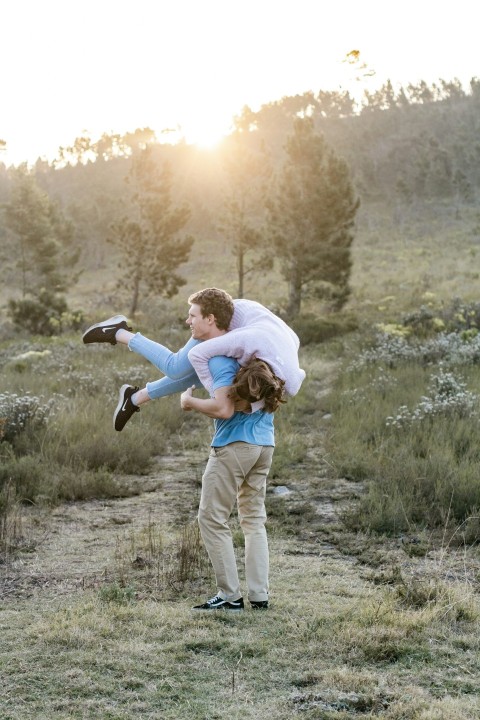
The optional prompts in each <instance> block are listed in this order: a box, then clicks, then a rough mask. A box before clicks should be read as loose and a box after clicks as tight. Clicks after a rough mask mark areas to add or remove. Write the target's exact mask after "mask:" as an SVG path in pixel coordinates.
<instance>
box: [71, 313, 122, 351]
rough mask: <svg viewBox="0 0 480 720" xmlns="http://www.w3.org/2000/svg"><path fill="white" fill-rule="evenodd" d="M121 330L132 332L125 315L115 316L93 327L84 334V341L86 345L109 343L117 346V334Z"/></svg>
mask: <svg viewBox="0 0 480 720" xmlns="http://www.w3.org/2000/svg"><path fill="white" fill-rule="evenodd" d="M121 329H123V330H130V331H131V329H132V328H131V327H128V325H127V318H126V317H125V315H114V316H113V317H111V318H108V320H104V321H103V322H99V323H96V324H95V325H91V326H90V327H89V328H88V330H85V332H84V333H83V335H82V339H83V342H84V343H85V344H87V343H102V342H103V343H104V342H108V343H110V344H111V345H116V344H117V341H116V340H115V333H116V332H117V330H121Z"/></svg>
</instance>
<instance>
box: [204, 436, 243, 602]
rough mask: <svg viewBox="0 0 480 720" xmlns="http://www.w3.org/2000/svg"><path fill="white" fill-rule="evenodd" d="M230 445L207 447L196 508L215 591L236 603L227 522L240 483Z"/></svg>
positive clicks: (237, 586)
mask: <svg viewBox="0 0 480 720" xmlns="http://www.w3.org/2000/svg"><path fill="white" fill-rule="evenodd" d="M231 448H232V446H231V445H226V446H225V447H220V448H211V450H210V457H209V459H208V463H207V467H206V468H205V472H204V474H203V478H202V494H201V497H200V506H199V509H198V524H199V527H200V534H201V536H202V540H203V542H204V544H205V548H206V550H207V553H208V556H209V558H210V561H211V563H212V565H213V570H214V572H215V578H216V582H217V591H218V594H219V595H221V597H223V598H224V599H225V600H238V599H239V598H240V597H241V596H242V593H241V591H240V582H239V579H238V572H237V564H236V560H235V553H234V550H233V540H232V533H231V531H230V528H229V526H228V520H229V518H230V515H231V514H232V510H233V508H234V506H235V501H236V498H237V488H238V484H239V482H240V481H241V480H240V478H239V477H237V476H236V471H237V474H238V468H236V467H235V464H234V465H233V467H232V466H231V464H230V462H229V461H230V457H231V454H232V451H231Z"/></svg>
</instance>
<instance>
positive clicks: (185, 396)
mask: <svg viewBox="0 0 480 720" xmlns="http://www.w3.org/2000/svg"><path fill="white" fill-rule="evenodd" d="M194 390H195V385H192V386H191V387H189V388H187V389H186V390H185V391H184V392H183V393H182V394H181V395H180V405H181V408H182V410H187V411H189V410H193V408H192V405H191V399H192V398H193V391H194Z"/></svg>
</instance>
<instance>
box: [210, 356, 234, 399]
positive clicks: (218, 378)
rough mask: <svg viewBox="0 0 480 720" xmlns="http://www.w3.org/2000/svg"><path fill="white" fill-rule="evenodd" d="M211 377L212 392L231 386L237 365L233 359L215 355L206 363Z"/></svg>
mask: <svg viewBox="0 0 480 720" xmlns="http://www.w3.org/2000/svg"><path fill="white" fill-rule="evenodd" d="M208 367H209V369H210V372H211V374H212V377H213V390H214V391H215V390H218V388H221V387H228V386H229V385H232V383H233V381H234V379H235V375H236V374H237V370H238V367H239V365H238V363H237V362H236V360H234V359H233V358H228V357H225V356H224V355H217V356H215V357H213V358H211V359H210V360H209V361H208Z"/></svg>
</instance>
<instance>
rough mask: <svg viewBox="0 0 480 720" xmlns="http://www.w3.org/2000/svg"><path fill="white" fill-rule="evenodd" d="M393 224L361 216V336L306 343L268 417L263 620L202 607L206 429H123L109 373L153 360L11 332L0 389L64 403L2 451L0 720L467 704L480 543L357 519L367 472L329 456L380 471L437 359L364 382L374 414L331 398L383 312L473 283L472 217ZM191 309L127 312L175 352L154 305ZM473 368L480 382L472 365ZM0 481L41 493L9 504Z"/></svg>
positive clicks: (408, 715) (396, 316)
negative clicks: (403, 411) (267, 594)
mask: <svg viewBox="0 0 480 720" xmlns="http://www.w3.org/2000/svg"><path fill="white" fill-rule="evenodd" d="M393 220H394V218H386V217H381V216H379V215H378V214H377V215H375V216H373V215H371V216H369V217H367V216H366V215H364V216H363V218H362V219H361V223H360V227H359V235H358V242H357V243H356V245H355V248H354V255H355V266H354V275H353V282H352V286H353V296H352V308H351V309H352V311H354V312H356V313H357V315H358V318H359V322H360V330H359V332H357V333H356V334H353V335H351V336H345V337H344V338H339V339H334V340H332V341H330V342H329V343H325V344H323V345H310V346H307V347H305V348H303V349H302V355H301V360H302V366H303V367H305V369H306V371H307V380H306V381H305V385H304V388H303V389H302V391H301V393H300V394H299V395H298V396H297V397H296V398H295V399H293V400H291V401H289V403H288V404H287V405H286V406H285V407H283V408H282V409H281V410H280V411H279V413H278V414H277V417H276V427H277V443H278V446H277V449H276V453H275V461H274V466H273V468H272V473H271V477H270V482H269V491H268V495H267V511H268V516H269V523H268V531H269V538H270V546H271V607H270V608H269V610H268V611H267V612H254V611H252V610H250V609H247V610H245V612H244V613H243V614H239V615H238V616H234V617H232V616H230V615H228V614H226V613H218V614H214V615H213V616H210V615H205V614H196V613H193V612H192V610H191V606H192V605H193V604H194V603H195V602H197V601H199V600H202V599H205V598H206V597H207V596H210V595H211V594H213V592H214V590H215V588H214V586H213V577H212V574H211V569H210V565H209V562H208V559H207V558H206V557H205V554H204V552H203V549H202V547H201V544H200V543H199V541H198V535H197V532H196V525H195V516H196V511H197V506H198V500H199V492H200V481H201V474H202V470H203V467H204V464H205V461H206V457H207V447H208V442H209V436H210V424H209V421H208V420H206V419H204V418H198V417H194V416H193V417H192V416H191V414H189V415H188V416H185V415H183V414H182V413H181V412H180V410H179V409H178V404H177V401H176V399H172V400H168V401H159V402H158V403H151V404H150V405H149V406H148V407H146V408H145V409H143V410H142V412H141V413H140V414H139V416H138V417H137V416H136V417H135V418H133V420H132V421H131V424H129V425H128V426H127V428H126V429H125V430H124V431H123V433H121V434H120V435H118V434H117V435H116V436H115V434H114V433H113V431H112V430H111V425H110V423H111V410H112V409H113V407H114V406H115V404H116V398H115V394H116V388H117V386H118V385H119V384H121V383H122V382H126V381H129V380H135V381H138V382H144V381H145V380H147V379H151V378H152V371H151V370H150V368H149V367H148V365H147V364H146V363H143V362H142V361H141V360H140V359H139V358H137V357H135V356H134V355H133V353H128V352H126V351H125V352H122V350H123V349H122V348H110V347H106V348H105V347H102V348H97V349H94V348H84V347H83V346H82V345H81V344H79V338H78V337H76V336H74V335H70V336H64V337H61V338H59V339H46V340H42V339H40V338H36V339H34V340H31V339H28V338H25V339H22V338H12V337H10V338H9V339H6V340H4V341H3V342H2V343H1V344H0V365H1V370H2V372H1V381H0V395H1V394H2V393H6V392H9V393H12V392H14V393H17V394H18V395H19V396H20V395H23V394H25V393H29V394H30V395H34V396H38V397H39V398H40V400H39V403H40V406H42V407H43V404H44V403H45V402H47V401H48V400H49V399H52V398H53V399H54V401H55V402H54V409H53V411H52V412H53V415H52V416H51V417H50V416H49V419H48V422H47V423H46V424H42V423H41V422H39V423H38V427H34V426H29V427H28V428H27V429H26V430H25V432H23V431H22V432H21V433H18V436H17V440H16V444H14V447H13V450H12V449H11V447H10V444H9V443H7V442H0V463H1V464H0V478H1V479H2V482H3V494H2V497H1V501H0V520H1V522H0V542H1V543H2V545H1V547H2V556H1V562H0V592H1V599H0V687H1V696H0V720H24V719H26V718H34V719H35V720H37V719H38V720H43V719H46V718H49V719H50V718H55V720H80V719H82V720H83V719H91V720H103V719H104V718H109V719H112V720H124V719H125V720H126V719H130V718H149V719H158V720H173V719H177V718H178V719H181V720H183V718H188V719H189V720H190V718H191V719H192V720H215V719H217V718H218V720H220V718H224V717H230V718H232V719H233V720H235V719H237V718H238V720H240V718H252V720H253V718H258V717H269V718H271V719H272V720H287V719H290V718H292V717H293V718H299V719H302V720H303V719H305V720H313V719H315V720H319V719H320V720H345V719H350V720H353V719H356V718H362V717H378V718H385V719H386V720H477V718H478V717H479V716H480V700H479V696H478V687H479V686H480V667H479V662H478V657H479V651H480V640H479V638H480V632H479V631H480V598H479V594H478V583H479V579H480V555H479V549H478V543H467V542H466V541H465V538H464V537H463V536H462V530H461V528H458V531H457V530H456V527H455V525H452V523H451V522H450V521H449V518H448V517H447V518H446V520H445V523H444V524H442V523H440V524H438V523H437V524H435V525H432V526H431V527H428V526H427V525H426V524H424V525H423V526H422V524H421V523H416V524H413V523H412V524H410V525H408V524H407V526H406V527H403V528H402V529H401V530H399V531H398V532H391V531H390V532H388V534H381V533H376V532H374V531H373V530H372V529H371V528H370V529H369V527H368V523H367V527H364V526H362V525H361V523H360V524H358V523H357V524H355V523H353V522H352V521H351V517H352V509H354V508H355V507H357V506H358V507H362V501H363V500H364V499H365V498H366V497H367V496H368V495H367V486H368V480H369V477H368V476H367V477H364V478H359V477H356V476H355V473H353V471H352V469H351V468H352V465H350V466H349V467H350V472H347V471H346V470H345V469H343V470H339V468H340V467H341V466H340V461H341V460H342V462H343V461H345V462H346V461H347V460H348V462H350V463H351V461H352V459H355V457H354V456H358V457H360V455H361V453H363V455H362V462H363V463H364V467H367V465H366V463H367V461H368V463H371V464H370V465H369V466H368V467H369V468H370V469H369V472H372V467H374V465H372V463H373V460H374V459H375V458H374V457H372V455H374V454H375V453H374V452H373V451H372V450H370V453H369V452H368V448H370V449H372V448H375V447H385V445H382V442H379V444H377V446H375V444H374V443H373V440H375V442H377V441H381V440H382V435H381V432H380V430H379V428H380V426H381V425H382V423H383V424H384V419H385V418H384V417H383V416H384V415H386V414H389V413H390V412H391V407H395V406H396V405H395V404H397V405H398V403H400V402H405V403H406V404H408V405H409V406H410V407H413V406H414V403H415V402H416V401H417V400H418V397H417V396H420V395H421V393H423V392H424V388H425V384H426V383H427V382H428V375H429V373H428V372H427V370H428V368H427V370H425V369H424V368H422V369H421V381H420V380H419V373H418V372H416V371H415V375H414V371H413V370H412V368H411V367H410V366H408V367H407V368H399V369H393V370H391V371H390V375H389V377H395V378H396V379H397V380H398V382H397V384H396V385H395V383H394V382H392V383H390V385H391V395H389V394H388V393H386V392H383V390H385V388H383V390H382V392H383V395H382V396H381V401H380V399H377V400H375V396H374V395H373V394H371V395H368V398H369V400H368V402H369V408H368V412H362V411H361V406H360V408H358V407H355V410H354V412H353V413H352V412H350V413H349V410H348V406H347V405H345V403H344V404H343V406H342V405H341V403H340V405H339V404H338V403H337V400H335V396H334V394H333V393H334V388H335V387H336V388H337V389H336V390H335V392H337V393H338V392H339V387H338V379H339V373H340V371H341V368H344V367H345V364H348V363H350V362H352V360H353V359H358V356H359V354H360V350H359V348H361V347H362V342H363V341H364V340H365V338H366V337H367V335H368V333H369V332H370V330H371V327H372V325H373V324H375V323H383V324H387V323H398V322H400V320H401V318H402V315H403V314H404V313H407V312H409V311H411V310H412V309H418V307H419V305H421V304H423V303H425V304H428V303H431V305H432V307H435V308H438V309H441V308H442V307H444V306H446V304H448V303H449V302H450V301H451V299H452V297H454V296H456V295H460V296H463V297H464V298H465V299H466V300H473V299H475V300H476V299H477V295H476V284H477V283H476V280H477V277H475V275H476V269H475V246H476V243H478V240H479V239H480V238H479V237H478V230H476V229H475V228H476V223H477V224H478V217H477V218H476V217H475V213H474V212H471V213H470V214H469V215H468V216H467V215H464V216H462V217H461V218H460V219H459V218H458V217H456V215H455V214H451V213H449V212H448V210H446V209H443V210H442V212H436V214H435V219H434V218H433V217H432V220H431V223H428V224H426V221H425V220H424V219H423V220H422V221H421V222H420V220H418V219H415V218H414V217H412V218H411V219H410V220H409V222H408V223H407V221H406V220H403V224H402V222H400V221H399V219H398V218H397V222H394V221H393ZM400 220H402V218H400ZM422 227H424V230H423V231H422ZM227 260H228V258H225V262H226V263H227ZM212 268H213V260H212V258H211V257H205V258H202V262H201V263H199V267H197V268H196V269H195V273H193V272H192V274H191V279H190V280H189V284H188V286H186V288H185V292H184V293H183V292H182V293H181V294H182V298H183V297H184V296H185V295H187V294H188V293H189V292H190V291H191V290H194V289H196V288H197V287H199V286H201V285H210V284H212V285H213V284H216V285H223V284H224V283H223V281H222V279H220V280H219V278H218V276H214V275H213V274H212ZM101 280H102V274H101V273H98V274H97V275H95V276H93V275H91V276H90V277H89V278H85V279H84V281H82V284H81V285H79V286H78V288H77V289H76V290H75V298H76V299H77V300H78V302H82V305H83V307H84V308H85V311H86V312H87V314H88V315H89V317H96V315H98V314H100V315H103V313H104V312H108V311H112V312H118V311H120V312H122V311H123V312H124V311H125V308H124V307H118V306H116V307H112V301H113V300H114V299H115V292H114V288H113V283H111V284H110V279H109V278H107V279H106V280H105V278H104V285H103V286H101V287H100V285H101ZM276 280H278V278H276ZM229 282H230V283H231V286H229V287H228V289H232V291H233V288H234V277H233V275H232V276H231V278H230V279H229ZM105 285H106V286H105ZM190 285H191V287H190ZM262 293H263V294H260V293H259V294H258V297H259V299H260V300H263V301H264V302H270V301H272V302H276V301H277V300H278V299H279V298H281V296H282V285H281V283H279V282H273V278H272V282H271V283H270V284H269V285H268V286H264V287H263V286H262ZM251 295H252V296H256V294H255V293H251ZM72 297H73V296H72ZM310 302H311V301H310ZM307 306H308V303H307ZM172 308H173V312H172ZM182 312H183V300H182V299H181V298H178V299H176V300H175V302H174V303H173V304H172V305H169V304H168V303H167V302H159V303H157V304H156V305H155V306H154V307H152V308H151V309H149V311H148V312H146V311H145V312H144V314H142V315H139V317H138V320H137V321H138V323H139V326H140V327H141V328H144V329H145V331H147V329H148V330H149V329H150V328H151V329H152V330H153V334H154V335H155V333H158V334H160V335H161V337H162V338H163V337H164V338H166V339H167V340H168V342H171V343H172V344H175V343H177V344H180V342H181V339H182V337H183V333H184V331H183V330H182V328H181V324H180V321H178V322H173V323H169V322H168V321H166V320H165V317H171V316H172V315H173V316H174V317H175V318H177V317H178V318H181V316H182ZM32 351H33V352H34V353H36V354H34V355H32V354H31V352H32ZM29 353H30V354H29ZM375 372H377V371H375ZM153 376H154V374H153ZM379 377H380V379H382V377H383V376H380V375H378V373H377V375H375V382H376V383H377V385H378V382H379ZM352 378H353V379H351V380H348V381H347V379H345V380H344V381H342V382H343V384H342V385H341V387H340V390H341V392H345V391H347V392H349V393H353V392H354V391H355V390H356V388H355V387H353V386H352V383H353V384H355V383H357V384H358V383H360V382H363V383H364V384H363V386H362V388H361V390H362V392H367V390H368V388H369V387H370V386H369V383H370V382H371V379H372V373H369V372H366V371H365V370H363V369H360V370H359V371H358V374H357V375H352ZM365 378H366V379H365ZM466 379H467V381H468V388H469V390H471V391H475V392H476V390H477V389H478V387H480V385H479V379H478V378H477V377H476V370H475V368H470V369H469V370H468V372H467V373H466ZM402 384H403V385H404V386H405V392H402V391H401V388H402ZM389 387H390V386H389ZM370 392H371V388H370ZM389 392H390V389H389ZM112 398H113V399H112ZM370 406H371V407H370ZM375 409H376V411H377V415H381V418H380V419H379V418H378V417H376V418H374V419H373V420H372V419H371V418H372V416H373V415H374V414H375V413H374V410H375ZM332 413H333V414H332ZM337 418H338V419H337ZM340 420H341V422H342V427H339V425H338V422H339V421H340ZM380 420H381V422H380ZM362 422H363V423H364V425H363V426H361V423H362ZM374 422H376V423H377V425H376V426H375V433H374V437H373V438H372V439H369V437H368V432H367V431H368V423H370V427H371V426H372V423H374ZM472 423H473V421H472ZM472 423H470V432H471V433H472V435H474V431H475V427H474V426H473V425H472ZM382 427H383V425H382ZM445 427H446V429H445V428H444V430H443V431H444V432H448V424H447V425H446V426H445ZM356 428H357V434H356V435H355V432H356ZM382 432H383V430H382ZM465 432H466V431H465V429H463V430H462V433H463V435H464V434H465ZM463 435H462V437H463ZM362 437H366V444H364V445H362V444H361V443H360V440H362ZM399 437H400V436H399ZM409 437H410V440H409V442H412V443H413V439H412V435H410V436H409ZM354 440H355V442H358V445H355V443H354ZM335 442H337V443H338V444H339V445H340V446H341V448H343V452H340V450H339V448H338V447H335ZM365 448H367V449H365ZM126 457H128V458H130V461H129V464H126V461H125V458H126ZM358 457H357V459H358ZM472 457H473V456H472ZM397 464H398V463H397ZM5 469H6V470H5ZM1 473H4V474H3V475H2V474H1ZM9 473H10V475H11V477H13V476H14V474H15V473H17V474H18V475H17V477H18V478H19V482H21V483H23V484H22V485H21V487H22V489H23V492H24V493H25V494H26V495H27V496H28V498H29V502H27V503H23V504H22V503H19V502H17V501H16V500H15V498H14V497H12V498H9V496H8V493H7V492H6V489H8V487H9V480H8V478H9ZM387 479H388V478H387ZM285 488H286V489H287V492H286V493H285ZM450 519H451V518H450ZM232 527H233V534H234V539H235V543H236V548H237V554H238V558H239V563H240V567H241V566H242V557H243V550H242V546H241V532H240V530H239V527H238V524H237V522H236V521H235V520H234V521H233V523H232ZM462 538H463V539H462Z"/></svg>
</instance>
